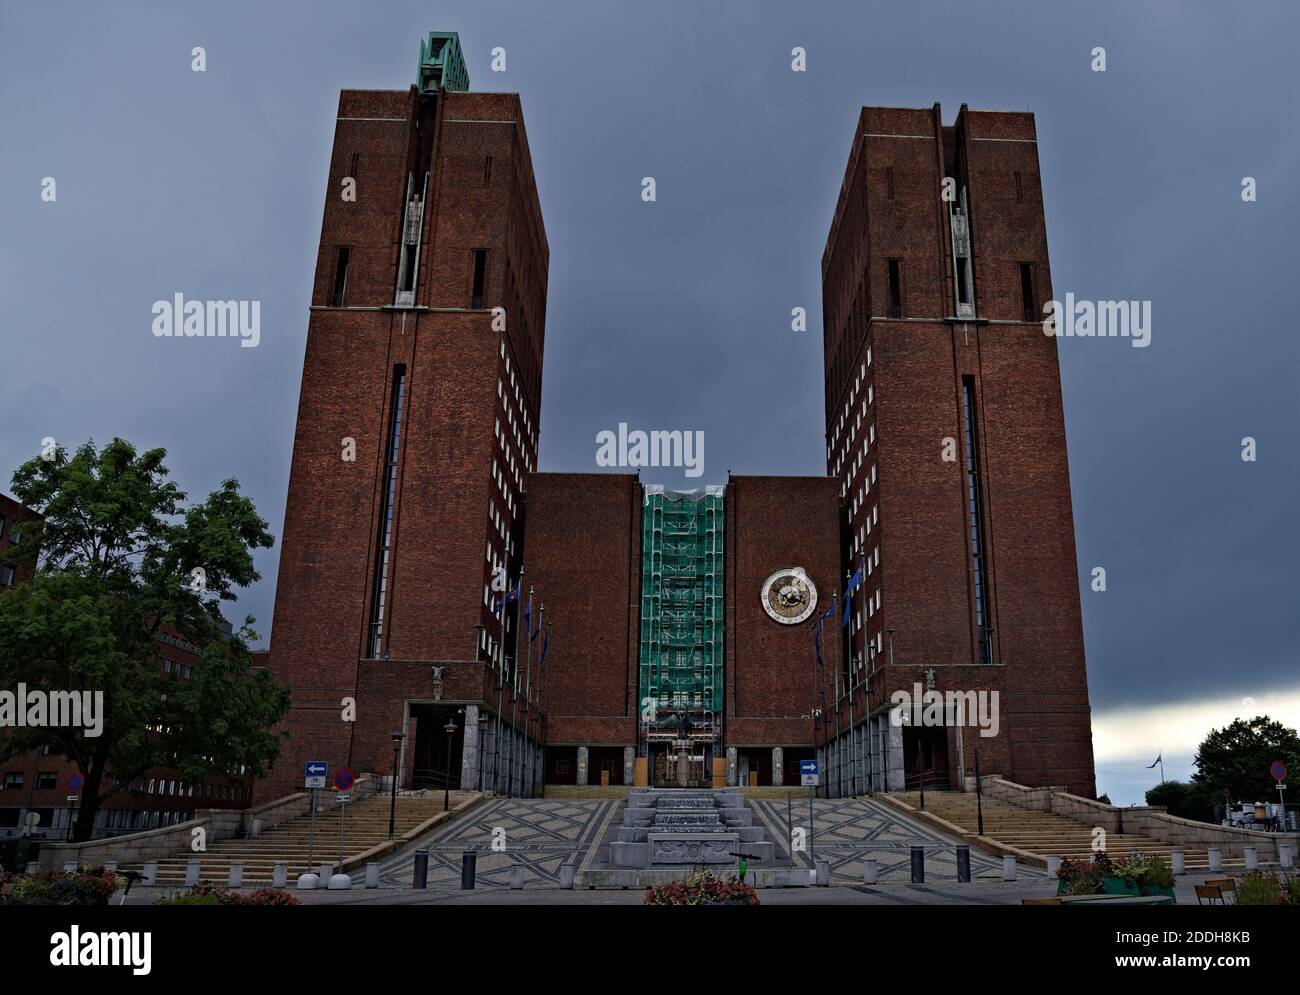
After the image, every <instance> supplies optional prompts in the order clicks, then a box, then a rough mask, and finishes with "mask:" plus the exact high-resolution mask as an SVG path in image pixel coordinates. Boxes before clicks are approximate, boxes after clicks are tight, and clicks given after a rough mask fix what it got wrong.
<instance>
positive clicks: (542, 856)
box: [381, 798, 621, 888]
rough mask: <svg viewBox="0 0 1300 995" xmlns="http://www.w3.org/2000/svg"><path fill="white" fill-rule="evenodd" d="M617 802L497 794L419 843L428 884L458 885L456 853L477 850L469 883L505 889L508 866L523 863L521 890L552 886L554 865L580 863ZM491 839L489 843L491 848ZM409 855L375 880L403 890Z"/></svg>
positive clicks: (410, 870) (556, 873)
mask: <svg viewBox="0 0 1300 995" xmlns="http://www.w3.org/2000/svg"><path fill="white" fill-rule="evenodd" d="M620 804H621V802H619V801H617V800H613V799H592V800H586V799H566V798H499V799H497V800H496V801H492V802H488V803H487V804H486V805H483V806H480V807H479V808H476V809H472V810H471V811H470V812H468V813H467V814H466V816H465V817H464V818H462V819H458V820H457V821H456V822H455V823H453V824H452V825H450V826H448V827H447V828H446V829H445V830H443V831H442V832H441V833H438V834H436V835H435V836H433V837H432V839H431V840H430V841H429V842H427V843H425V844H423V846H425V847H427V848H428V850H429V877H428V887H430V888H459V887H460V870H461V854H463V853H464V852H465V851H466V850H474V851H477V853H478V866H477V869H476V873H475V885H476V887H479V888H508V887H509V886H510V867H511V865H512V864H513V863H515V862H516V861H518V862H522V863H523V865H524V887H525V888H557V887H559V884H560V866H561V865H562V864H564V863H565V862H566V861H569V860H570V859H571V858H572V860H573V862H574V863H575V864H578V865H581V864H582V863H583V860H584V858H586V857H587V856H588V854H589V853H590V852H591V851H592V850H593V849H594V848H595V846H596V844H597V842H598V841H599V840H600V837H601V835H602V834H603V832H604V829H605V826H606V825H607V824H608V822H609V820H610V819H611V818H612V817H613V815H614V810H615V809H616V808H617V807H618V806H619V805H620ZM494 842H495V847H494ZM414 864H415V853H414V851H409V852H407V853H404V854H399V855H398V856H396V857H394V858H393V859H392V860H391V861H389V862H387V863H385V865H384V868H383V871H382V874H381V880H382V881H383V882H384V884H386V885H394V886H400V887H405V888H409V887H410V885H411V877H412V873H413V868H414Z"/></svg>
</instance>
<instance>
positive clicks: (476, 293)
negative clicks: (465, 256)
mask: <svg viewBox="0 0 1300 995" xmlns="http://www.w3.org/2000/svg"><path fill="white" fill-rule="evenodd" d="M486 282H487V249H475V250H474V288H473V290H471V291H470V298H469V306H470V307H471V308H476V309H477V308H481V307H482V306H483V284H484V283H486Z"/></svg>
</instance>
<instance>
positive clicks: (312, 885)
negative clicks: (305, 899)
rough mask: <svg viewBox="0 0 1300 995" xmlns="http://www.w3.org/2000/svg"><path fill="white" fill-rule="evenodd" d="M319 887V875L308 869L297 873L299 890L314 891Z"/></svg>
mask: <svg viewBox="0 0 1300 995" xmlns="http://www.w3.org/2000/svg"><path fill="white" fill-rule="evenodd" d="M319 887H320V875H319V874H312V873H311V872H310V871H308V872H307V873H306V874H299V875H298V889H299V890H300V891H315V890H316V889H317V888H319Z"/></svg>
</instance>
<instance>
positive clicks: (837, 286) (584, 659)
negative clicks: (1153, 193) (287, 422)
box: [257, 33, 1095, 799]
mask: <svg viewBox="0 0 1300 995" xmlns="http://www.w3.org/2000/svg"><path fill="white" fill-rule="evenodd" d="M827 206H828V210H829V207H830V205H827ZM548 256H549V251H548V247H547V241H546V232H545V228H544V226H543V222H542V210H541V204H540V200H539V196H538V191H537V186H536V183H535V181H534V177H533V168H532V160H531V156H530V153H529V148H528V140H527V135H526V132H525V130H524V121H523V112H522V107H521V104H520V99H519V97H518V95H516V94H489V93H475V92H471V91H470V89H469V78H468V73H467V72H466V69H465V65H464V61H463V57H462V53H461V49H460V44H459V40H458V38H457V36H456V35H455V34H439V33H433V34H431V35H430V36H429V37H428V38H427V39H426V40H425V41H423V42H422V44H421V51H420V61H419V68H418V73H417V77H416V83H415V85H413V86H411V87H409V88H407V89H404V90H393V91H373V90H345V91H343V93H342V94H341V95H340V99H339V109H338V119H337V123H336V127H335V137H334V150H333V155H332V159H331V163H330V173H329V185H328V191H327V196H326V201H325V212H324V221H323V224H322V228H321V241H320V252H319V255H318V258H317V264H316V276H315V285H314V291H313V295H312V305H311V313H310V318H309V323H308V332H307V344H306V356H305V360H304V365H303V377H302V390H301V396H300V401H299V410H298V423H297V431H296V434H295V438H294V450H293V463H292V469H291V474H290V482H289V496H288V505H287V509H286V513H285V523H284V529H283V539H282V544H281V557H280V574H279V583H278V588H277V592H276V602H275V618H274V628H273V633H272V638H273V641H272V645H271V651H270V665H271V667H272V669H273V670H274V671H275V673H276V675H277V676H278V677H279V678H280V679H281V680H283V681H286V682H287V683H288V684H289V685H290V686H291V687H292V691H293V707H292V710H291V712H290V715H289V718H288V720H287V725H288V731H289V733H290V738H289V739H288V740H287V741H286V743H285V747H284V750H283V754H282V757H281V759H280V761H279V762H278V763H277V765H276V767H275V768H274V769H273V770H272V771H271V773H270V775H269V777H268V778H267V779H266V780H265V781H264V782H263V783H261V784H259V785H258V787H257V795H258V798H259V799H265V798H271V797H275V796H278V795H280V794H283V793H284V791H286V790H290V789H292V788H294V787H298V786H300V784H301V782H300V781H299V776H300V775H299V771H300V770H301V766H300V764H301V762H302V761H306V760H325V761H327V762H328V763H329V764H330V765H331V767H349V768H351V769H352V770H353V771H355V772H358V773H361V772H373V773H375V774H379V775H383V774H386V773H388V772H389V771H390V769H391V768H392V766H393V765H394V763H395V764H396V767H397V769H398V771H399V774H398V778H399V783H400V785H401V786H402V787H442V786H443V785H446V784H449V785H450V786H452V787H463V788H468V789H482V790H487V791H495V792H497V793H501V794H513V795H538V794H541V793H542V791H543V789H544V787H545V785H548V784H567V785H591V786H593V787H594V786H599V785H632V784H652V785H653V784H664V785H670V784H671V785H676V784H679V783H681V782H682V780H683V779H685V780H686V781H688V783H690V784H692V785H706V786H707V785H717V786H721V785H737V784H738V785H751V784H759V785H783V784H784V785H790V784H799V783H801V781H803V782H805V783H807V782H810V781H812V780H814V779H816V780H817V781H818V782H819V785H820V788H819V790H821V791H822V792H823V793H829V794H830V795H832V796H837V795H849V794H860V793H864V792H867V791H875V790H899V789H903V788H905V787H915V786H916V785H917V784H919V783H922V782H923V783H925V784H926V786H927V787H946V788H952V789H955V790H964V789H968V788H970V786H971V785H972V783H973V773H974V765H975V751H976V750H977V749H978V750H979V751H980V767H981V772H982V773H985V774H988V773H998V774H1001V775H1003V776H1004V777H1007V778H1009V779H1011V780H1013V781H1017V782H1020V783H1024V784H1029V785H1048V784H1050V785H1064V786H1068V787H1069V788H1070V789H1071V790H1072V791H1074V792H1076V793H1079V794H1082V795H1086V796H1092V795H1093V794H1094V790H1095V789H1094V775H1093V759H1092V742H1091V731H1090V721H1089V707H1088V691H1087V681H1086V675H1085V668H1084V653H1083V636H1082V626H1081V620H1080V606H1079V580H1078V574H1077V567H1076V561H1075V548H1074V531H1073V517H1072V511H1071V504H1070V486H1069V473H1068V465H1067V460H1066V450H1065V430H1064V420H1063V413H1062V405H1061V388H1060V376H1059V370H1058V363H1057V340H1056V339H1055V338H1052V337H1049V336H1047V335H1045V334H1044V332H1043V327H1042V312H1043V305H1044V303H1045V302H1046V301H1048V300H1049V299H1050V298H1051V297H1052V291H1051V286H1052V285H1051V275H1050V272H1049V268H1048V257H1047V239H1046V232H1045V225H1044V218H1043V206H1042V191H1041V181H1040V176H1039V169H1038V154H1037V144H1036V137H1035V131H1034V121H1033V117H1032V116H1031V115H1030V114H1027V113H1023V114H1022V113H985V112H975V111H970V110H967V109H966V108H965V107H963V108H962V109H961V111H960V112H959V113H958V115H957V118H956V121H955V122H954V123H953V124H951V125H945V124H944V123H943V120H942V117H941V115H940V111H939V107H938V106H937V105H936V106H935V107H933V108H930V109H925V110H907V109H896V108H877V107H867V108H863V109H862V111H861V114H860V115H859V117H858V120H857V125H856V129H855V132H854V135H853V143H852V149H851V152H850V155H849V162H848V168H847V170H846V172H845V176H844V183H843V186H842V188H841V191H840V196H839V202H838V204H836V205H835V208H834V213H833V216H832V219H831V224H830V234H829V236H828V239H827V244H826V250H825V253H824V254H823V257H822V285H823V320H824V331H823V344H824V350H825V405H826V464H827V475H826V476H824V477H794V478H792V477H765V476H731V477H730V478H729V480H728V481H727V482H726V483H725V484H720V485H711V486H704V487H701V488H699V489H698V490H695V491H686V492H674V491H669V490H665V489H664V488H662V487H659V486H656V485H654V484H653V483H650V482H647V483H642V481H641V480H640V478H639V477H638V476H637V475H630V474H617V473H596V472H591V473H538V472H537V446H538V436H539V415H540V410H541V391H542V369H543V355H544V351H545V340H546V338H545V329H546V293H547V269H548ZM666 414H670V413H666ZM609 420H610V421H611V423H616V422H618V421H619V420H620V418H619V413H618V412H610V419H609ZM669 420H671V419H669ZM591 469H592V470H593V471H594V470H595V469H596V467H595V466H594V465H593V467H592V468H591ZM850 577H851V579H850ZM521 578H522V579H521ZM846 589H848V590H849V591H850V592H851V593H849V594H848V596H847V598H846ZM543 606H544V607H543ZM900 691H906V692H907V693H908V694H916V693H918V692H919V693H921V694H922V695H924V694H925V693H926V692H930V691H933V692H937V698H938V699H939V700H942V701H943V702H944V704H942V705H941V706H939V707H937V708H936V709H934V710H933V711H932V712H931V713H929V718H928V720H927V721H908V722H901V723H900V722H899V721H898V720H897V718H896V713H895V718H894V719H892V720H891V710H893V709H894V696H895V693H896V692H900ZM980 692H984V693H986V694H985V699H986V700H988V701H990V702H991V707H992V708H993V710H994V712H995V713H996V714H995V717H996V722H994V723H992V724H990V723H987V722H986V723H984V724H980V723H979V722H977V721H976V716H975V713H974V711H973V710H972V711H969V712H967V711H965V710H963V709H962V708H961V707H960V702H961V701H962V700H963V696H965V695H969V696H971V697H972V698H973V697H974V695H976V694H978V693H980ZM918 715H919V713H918ZM814 772H815V774H814Z"/></svg>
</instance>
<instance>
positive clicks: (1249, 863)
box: [1242, 846, 1259, 871]
mask: <svg viewBox="0 0 1300 995" xmlns="http://www.w3.org/2000/svg"><path fill="white" fill-rule="evenodd" d="M1242 853H1243V854H1244V856H1245V858H1246V870H1248V871H1256V870H1259V854H1258V853H1257V852H1256V850H1255V848H1254V847H1253V846H1247V847H1242Z"/></svg>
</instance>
